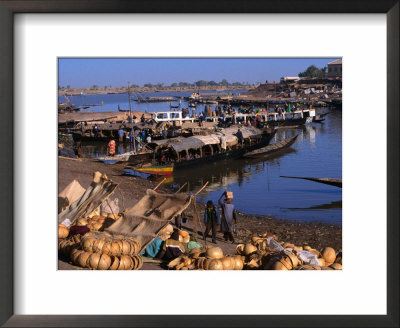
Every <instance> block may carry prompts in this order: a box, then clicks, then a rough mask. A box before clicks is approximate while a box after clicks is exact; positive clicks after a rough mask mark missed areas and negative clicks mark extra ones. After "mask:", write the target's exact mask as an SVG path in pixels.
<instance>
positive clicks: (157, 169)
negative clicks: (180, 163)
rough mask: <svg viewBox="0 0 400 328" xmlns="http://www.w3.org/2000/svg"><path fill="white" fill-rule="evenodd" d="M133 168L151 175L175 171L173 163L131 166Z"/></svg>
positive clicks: (169, 173)
mask: <svg viewBox="0 0 400 328" xmlns="http://www.w3.org/2000/svg"><path fill="white" fill-rule="evenodd" d="M130 169H131V170H133V171H136V172H140V173H146V174H151V175H171V174H172V173H173V172H174V166H173V165H165V166H162V165H153V166H147V167H130Z"/></svg>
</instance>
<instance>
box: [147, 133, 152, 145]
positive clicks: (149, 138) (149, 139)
mask: <svg viewBox="0 0 400 328" xmlns="http://www.w3.org/2000/svg"><path fill="white" fill-rule="evenodd" d="M146 142H147V143H148V144H149V143H151V136H150V134H149V135H148V136H147V138H146Z"/></svg>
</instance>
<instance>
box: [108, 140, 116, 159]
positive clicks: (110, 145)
mask: <svg viewBox="0 0 400 328" xmlns="http://www.w3.org/2000/svg"><path fill="white" fill-rule="evenodd" d="M108 154H109V155H110V156H114V155H115V141H114V139H111V140H110V141H109V143H108Z"/></svg>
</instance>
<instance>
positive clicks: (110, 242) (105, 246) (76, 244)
mask: <svg viewBox="0 0 400 328" xmlns="http://www.w3.org/2000/svg"><path fill="white" fill-rule="evenodd" d="M140 249H141V245H140V243H139V242H138V241H137V240H136V239H134V238H131V237H126V236H123V235H116V236H113V235H111V234H109V233H106V232H93V231H91V232H88V233H87V234H85V235H84V236H80V235H75V236H72V237H70V238H68V239H65V240H62V241H61V242H60V244H59V252H60V254H61V255H63V256H65V257H69V258H70V259H71V261H72V263H74V264H75V265H79V266H80V267H82V268H88V269H93V270H138V269H140V268H141V267H142V265H143V260H142V258H141V257H140V255H139V252H140Z"/></svg>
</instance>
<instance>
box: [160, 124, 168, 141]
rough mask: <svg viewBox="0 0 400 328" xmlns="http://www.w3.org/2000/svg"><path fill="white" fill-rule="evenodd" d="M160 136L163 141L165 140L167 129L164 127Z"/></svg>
mask: <svg viewBox="0 0 400 328" xmlns="http://www.w3.org/2000/svg"><path fill="white" fill-rule="evenodd" d="M161 134H162V137H163V139H167V135H168V133H167V127H165V126H164V128H163V129H162V131H161Z"/></svg>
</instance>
